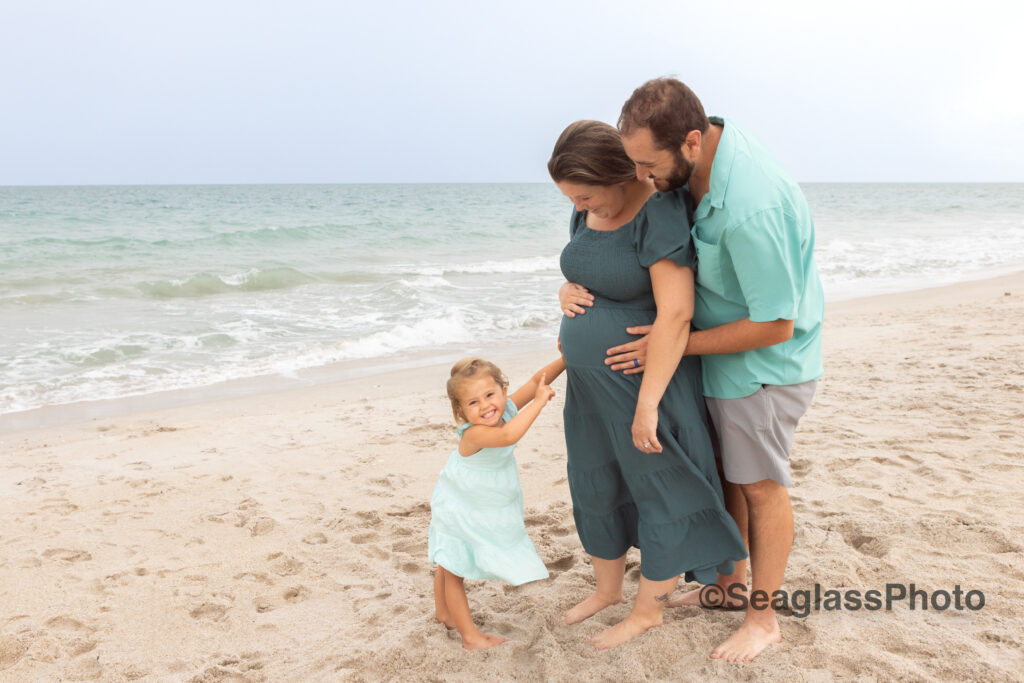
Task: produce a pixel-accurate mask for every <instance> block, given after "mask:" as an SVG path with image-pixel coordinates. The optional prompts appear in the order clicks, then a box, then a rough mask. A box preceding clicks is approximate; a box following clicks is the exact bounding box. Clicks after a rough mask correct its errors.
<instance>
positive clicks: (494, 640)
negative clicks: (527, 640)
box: [462, 633, 508, 650]
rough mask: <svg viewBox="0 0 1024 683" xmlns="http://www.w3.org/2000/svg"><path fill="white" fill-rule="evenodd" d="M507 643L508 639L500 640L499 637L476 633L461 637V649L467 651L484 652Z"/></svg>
mask: <svg viewBox="0 0 1024 683" xmlns="http://www.w3.org/2000/svg"><path fill="white" fill-rule="evenodd" d="M507 641H508V638H502V637H501V636H486V635H484V634H483V633H478V634H476V635H473V636H468V637H463V639H462V647H464V648H466V649H467V650H486V649H487V648H489V647H494V646H495V645H501V644H502V643H504V642H507Z"/></svg>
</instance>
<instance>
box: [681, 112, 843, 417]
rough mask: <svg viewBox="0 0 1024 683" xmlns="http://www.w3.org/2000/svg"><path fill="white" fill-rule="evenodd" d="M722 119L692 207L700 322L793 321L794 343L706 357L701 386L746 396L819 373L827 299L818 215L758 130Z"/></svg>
mask: <svg viewBox="0 0 1024 683" xmlns="http://www.w3.org/2000/svg"><path fill="white" fill-rule="evenodd" d="M711 121H712V123H717V124H719V125H723V126H724V128H723V130H722V137H721V139H720V140H719V142H718V148H717V150H716V151H715V159H714V161H713V163H712V165H711V189H710V191H709V192H708V193H707V194H706V195H705V196H704V197H703V198H702V199H701V201H700V204H698V205H697V209H696V212H695V215H694V225H693V228H692V231H691V232H692V235H693V243H694V245H695V247H696V249H697V282H696V298H695V302H694V316H693V322H694V326H695V327H696V328H697V329H702V330H706V329H710V328H712V327H717V326H718V325H724V324H725V323H730V322H733V321H734V320H741V319H743V318H750V319H751V320H752V321H754V322H769V321H772V320H777V319H779V318H784V319H786V320H792V321H794V325H793V327H794V329H793V337H792V339H790V340H789V341H785V342H782V343H781V344H775V345H774V346H768V347H765V348H761V349H754V350H752V351H744V352H742V353H731V354H721V355H710V356H703V357H702V358H701V362H702V366H703V372H704V377H703V379H704V394H705V395H706V396H711V397H714V398H742V397H744V396H749V395H751V394H753V393H754V392H755V391H757V390H758V389H759V388H760V387H761V385H762V384H777V385H789V384H799V383H801V382H807V381H809V380H812V379H817V378H818V377H820V376H821V373H822V363H821V326H822V321H823V318H824V313H825V300H824V296H823V294H822V290H821V281H820V280H819V278H818V269H817V266H816V265H815V263H814V221H813V220H812V219H811V211H810V208H809V207H808V206H807V200H806V199H805V198H804V195H803V192H802V191H801V190H800V187H799V186H798V185H797V184H796V182H795V181H794V180H793V179H792V178H791V177H790V176H789V174H788V173H786V171H785V170H784V169H783V168H782V167H781V166H780V165H779V164H778V162H777V161H775V159H774V158H773V157H772V156H771V155H770V154H769V153H768V150H767V149H765V147H764V146H763V145H762V144H761V143H760V142H759V141H758V140H757V139H756V138H754V137H753V136H752V135H750V134H749V133H747V132H746V131H745V130H743V129H742V128H740V127H739V126H737V125H736V124H735V123H733V122H732V121H728V120H723V119H718V118H712V119H711Z"/></svg>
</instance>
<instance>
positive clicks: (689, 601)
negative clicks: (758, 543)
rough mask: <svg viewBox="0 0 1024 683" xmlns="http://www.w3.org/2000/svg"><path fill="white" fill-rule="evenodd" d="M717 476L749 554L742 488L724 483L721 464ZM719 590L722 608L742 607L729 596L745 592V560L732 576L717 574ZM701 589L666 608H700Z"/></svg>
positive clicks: (739, 564)
mask: <svg viewBox="0 0 1024 683" xmlns="http://www.w3.org/2000/svg"><path fill="white" fill-rule="evenodd" d="M718 470H719V471H718V476H719V478H720V479H721V480H722V492H723V493H724V494H725V509H726V510H728V512H729V515H731V516H732V518H733V520H735V521H736V526H737V527H739V530H740V536H742V537H743V543H744V544H746V546H747V553H748V554H749V553H750V537H749V535H748V531H747V529H748V524H747V518H748V512H747V499H746V496H744V495H743V491H742V487H741V486H740V485H739V484H733V483H732V482H729V481H726V480H725V477H724V476H723V475H722V471H721V470H722V463H721V461H719V462H718ZM715 583H716V584H717V585H718V587H719V588H721V589H722V594H723V595H725V596H726V597H725V601H724V602H723V603H722V606H723V607H742V606H743V601H742V600H736V599H734V598H732V597H730V596H732V595H736V594H737V590H738V591H739V592H741V593H744V594H745V593H746V592H747V588H746V586H747V562H746V560H740V561H739V562H737V563H736V564H735V568H734V571H733V573H732V574H719V575H718V579H717V580H716V581H715ZM733 584H739V585H741V586H743V588H742V589H736V590H730V586H732V585H733ZM701 590H702V588H694V589H693V590H689V591H686V592H685V593H683V594H682V595H680V596H679V597H678V598H675V599H673V600H670V601H669V602H668V604H667V605H665V606H666V607H683V606H686V605H692V606H701V604H700V592H701Z"/></svg>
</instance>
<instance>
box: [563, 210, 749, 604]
mask: <svg viewBox="0 0 1024 683" xmlns="http://www.w3.org/2000/svg"><path fill="white" fill-rule="evenodd" d="M689 206H690V203H689V201H688V195H686V194H684V191H677V192H666V193H656V194H655V195H653V196H652V197H651V198H650V199H649V200H648V201H647V204H646V205H644V207H643V208H642V209H641V210H640V212H639V213H637V215H636V216H635V217H634V218H633V220H631V221H630V222H629V223H626V224H625V225H623V226H621V227H619V228H618V229H616V230H592V229H590V228H588V227H587V226H586V212H585V211H584V212H577V211H574V212H573V215H572V222H571V231H570V241H569V243H568V244H567V245H566V247H565V249H563V251H562V256H561V267H562V273H563V275H565V278H566V279H567V280H568V281H569V282H575V283H578V284H580V285H583V286H584V287H586V288H587V289H589V290H590V292H591V294H593V295H594V305H593V307H592V308H588V309H587V310H586V313H585V314H584V315H577V316H576V317H575V318H569V317H563V319H562V326H561V331H560V333H559V335H560V339H561V345H562V353H563V355H564V356H565V363H566V377H567V384H566V397H565V442H566V449H567V451H568V476H569V490H570V493H571V495H572V504H573V516H574V517H575V520H576V531H577V532H578V533H579V537H580V541H581V542H582V544H583V548H584V550H586V551H587V553H589V554H590V555H593V556H595V557H599V558H602V559H608V560H611V559H616V558H618V557H621V556H622V555H623V554H624V553H625V552H626V551H627V550H628V549H629V548H630V547H631V546H635V547H637V548H639V549H640V553H641V566H640V571H641V573H642V574H643V576H644V577H646V578H648V579H650V580H653V581H662V580H665V579H670V578H672V577H674V576H676V575H680V574H683V575H685V576H686V579H687V580H688V581H692V580H696V581H699V582H701V583H704V584H709V583H714V581H715V579H716V574H717V573H722V574H730V573H732V569H733V561H735V560H741V559H743V558H745V557H746V555H747V553H746V548H745V547H744V544H743V540H742V538H741V537H740V535H739V530H738V529H737V528H736V524H735V522H733V520H732V518H731V517H730V516H729V514H728V512H726V510H725V506H724V500H723V496H722V487H721V483H720V482H719V479H718V472H717V470H716V468H715V458H714V452H713V450H712V446H711V440H710V436H709V431H708V428H709V423H708V417H707V409H706V407H705V404H704V396H703V392H702V389H701V374H700V359H699V358H696V357H692V356H689V357H685V358H683V360H682V362H681V363H680V364H679V367H678V369H677V370H676V372H675V375H674V376H673V377H672V380H671V382H670V383H669V385H668V388H667V389H666V390H665V395H664V397H663V398H662V400H661V404H660V405H659V407H658V441H659V442H660V443H661V446H662V452H661V453H644V452H642V451H639V450H637V449H636V448H635V447H634V446H633V437H632V424H633V414H634V411H635V410H636V401H637V396H638V395H639V391H640V382H641V379H642V377H643V375H642V374H637V375H625V374H623V373H622V372H621V371H615V370H612V369H610V368H609V367H608V366H607V365H605V364H604V360H605V358H607V353H606V351H607V349H609V348H610V347H612V346H617V345H619V344H624V343H626V342H629V341H633V340H635V339H636V337H635V336H634V335H630V334H628V333H627V332H626V328H627V327H634V326H637V325H647V324H650V323H652V322H654V318H655V313H656V311H655V304H654V294H653V291H652V289H651V278H650V274H649V272H648V270H647V269H648V268H649V267H650V266H651V265H652V264H654V263H655V262H657V261H659V260H661V259H663V258H668V259H671V260H672V261H674V262H675V263H677V264H679V265H682V266H687V267H689V268H696V267H698V266H697V264H696V256H695V255H694V249H693V247H692V245H691V244H690V230H689V225H690V215H691V214H690V211H689Z"/></svg>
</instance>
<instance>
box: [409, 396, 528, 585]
mask: <svg viewBox="0 0 1024 683" xmlns="http://www.w3.org/2000/svg"><path fill="white" fill-rule="evenodd" d="M517 412H518V411H517V410H516V404H515V403H513V402H512V399H508V400H507V401H506V402H505V412H504V414H503V415H502V419H504V421H505V422H508V421H509V420H511V419H512V418H513V417H515V416H516V413H517ZM470 426H471V425H470V424H469V423H464V424H462V425H460V426H459V429H458V435H459V438H462V433H463V432H464V431H466V430H467V429H469V427H470ZM514 450H515V445H514V444H513V445H512V446H504V447H501V448H483V449H481V450H480V451H478V452H476V453H474V454H473V455H468V456H463V455H459V447H458V446H456V447H455V450H454V451H452V454H451V455H450V456H449V457H448V462H447V464H445V466H444V469H443V470H441V474H440V476H439V477H438V479H437V485H436V486H434V493H433V495H432V496H431V497H430V530H429V532H428V534H429V542H428V545H427V554H428V556H429V557H430V561H431V562H432V563H433V564H438V565H441V566H442V567H444V568H445V569H447V570H448V571H450V572H451V573H452V574H455V575H456V576H461V577H462V578H464V579H498V580H501V581H507V582H508V583H510V584H512V585H513V586H518V585H520V584H523V583H526V582H528V581H537V580H538V579H546V578H548V570H547V568H546V567H545V566H544V563H543V562H542V561H541V559H540V557H538V556H537V551H536V550H535V549H534V547H533V542H532V541H531V540H530V537H529V536H527V535H526V526H525V525H524V524H523V490H522V489H521V488H520V486H519V471H518V469H517V468H516V458H515V455H513V451H514Z"/></svg>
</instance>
